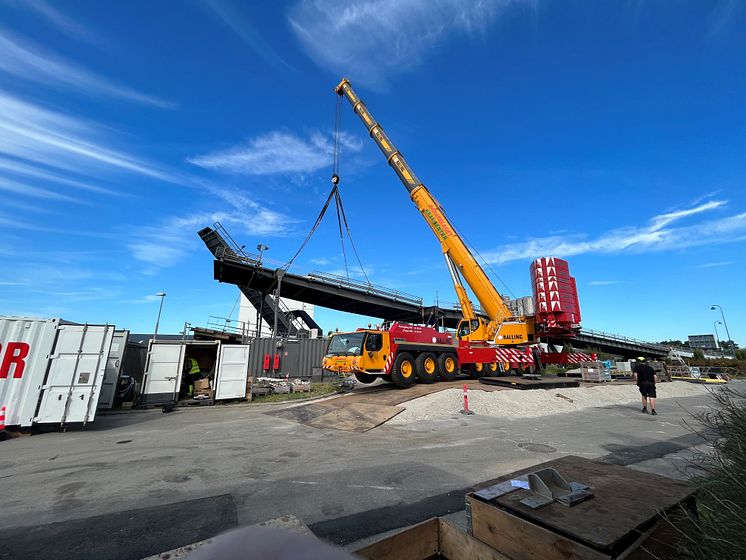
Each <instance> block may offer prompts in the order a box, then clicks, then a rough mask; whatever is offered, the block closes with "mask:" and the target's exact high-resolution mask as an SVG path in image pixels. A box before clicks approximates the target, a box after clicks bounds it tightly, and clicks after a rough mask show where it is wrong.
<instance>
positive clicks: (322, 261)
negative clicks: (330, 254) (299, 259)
mask: <svg viewBox="0 0 746 560" xmlns="http://www.w3.org/2000/svg"><path fill="white" fill-rule="evenodd" d="M311 262H312V263H313V264H317V265H319V266H326V265H328V264H332V261H331V259H327V258H325V257H322V258H320V259H311Z"/></svg>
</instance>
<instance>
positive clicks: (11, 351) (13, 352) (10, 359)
mask: <svg viewBox="0 0 746 560" xmlns="http://www.w3.org/2000/svg"><path fill="white" fill-rule="evenodd" d="M28 353H29V345H28V343H26V342H8V343H7V344H6V346H5V355H3V361H2V362H1V363H0V379H7V378H8V376H9V375H10V366H11V364H15V366H16V367H15V368H14V369H13V379H20V378H21V377H23V370H24V369H26V357H27V356H28ZM0 354H2V344H0Z"/></svg>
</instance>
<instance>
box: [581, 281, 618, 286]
mask: <svg viewBox="0 0 746 560" xmlns="http://www.w3.org/2000/svg"><path fill="white" fill-rule="evenodd" d="M621 283H622V281H621V280H591V281H590V282H588V285H589V286H613V285H614V284H621Z"/></svg>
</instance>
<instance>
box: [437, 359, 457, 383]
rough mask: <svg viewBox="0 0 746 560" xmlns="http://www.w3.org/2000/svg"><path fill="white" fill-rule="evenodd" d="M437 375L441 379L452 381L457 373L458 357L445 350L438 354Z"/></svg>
mask: <svg viewBox="0 0 746 560" xmlns="http://www.w3.org/2000/svg"><path fill="white" fill-rule="evenodd" d="M438 375H439V376H440V378H441V379H442V380H443V381H453V380H454V379H456V376H457V375H458V358H457V357H456V354H451V353H450V352H447V353H445V354H440V355H439V356H438Z"/></svg>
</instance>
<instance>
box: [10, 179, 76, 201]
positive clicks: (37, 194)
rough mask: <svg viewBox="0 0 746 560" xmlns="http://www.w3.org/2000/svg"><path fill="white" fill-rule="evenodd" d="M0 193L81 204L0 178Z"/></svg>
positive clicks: (73, 199)
mask: <svg viewBox="0 0 746 560" xmlns="http://www.w3.org/2000/svg"><path fill="white" fill-rule="evenodd" d="M0 191H6V192H11V193H13V194H21V195H25V196H31V197H34V198H46V199H48V200H64V201H66V202H78V203H79V202H82V201H80V200H78V199H75V198H73V197H71V196H67V195H64V194H60V193H58V192H55V191H50V190H47V189H42V188H40V187H34V186H31V185H27V184H25V183H19V182H17V181H11V180H8V179H3V178H2V177H0Z"/></svg>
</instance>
